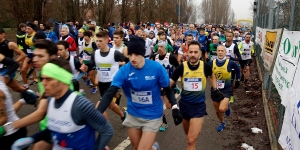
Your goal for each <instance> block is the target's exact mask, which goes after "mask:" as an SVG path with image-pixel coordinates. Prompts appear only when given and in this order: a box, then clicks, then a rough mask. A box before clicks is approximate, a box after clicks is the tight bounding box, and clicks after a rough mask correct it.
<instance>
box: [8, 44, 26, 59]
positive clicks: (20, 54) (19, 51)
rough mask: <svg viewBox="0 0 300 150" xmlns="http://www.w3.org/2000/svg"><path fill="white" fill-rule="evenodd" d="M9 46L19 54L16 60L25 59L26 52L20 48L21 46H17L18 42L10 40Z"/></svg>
mask: <svg viewBox="0 0 300 150" xmlns="http://www.w3.org/2000/svg"><path fill="white" fill-rule="evenodd" d="M8 48H9V49H11V50H13V51H14V52H16V53H17V54H18V55H19V57H18V58H17V59H16V60H15V61H16V62H20V61H22V60H24V59H25V57H26V54H25V53H24V52H23V51H22V50H21V49H19V47H18V46H17V44H16V43H14V42H9V43H8Z"/></svg>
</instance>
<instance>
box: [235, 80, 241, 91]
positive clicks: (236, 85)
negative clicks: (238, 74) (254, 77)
mask: <svg viewBox="0 0 300 150" xmlns="http://www.w3.org/2000/svg"><path fill="white" fill-rule="evenodd" d="M239 86H240V81H235V83H234V89H237V88H239Z"/></svg>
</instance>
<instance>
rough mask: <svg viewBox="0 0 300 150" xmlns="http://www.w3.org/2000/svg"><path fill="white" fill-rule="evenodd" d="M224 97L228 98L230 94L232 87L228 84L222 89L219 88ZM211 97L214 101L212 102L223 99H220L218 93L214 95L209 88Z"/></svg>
mask: <svg viewBox="0 0 300 150" xmlns="http://www.w3.org/2000/svg"><path fill="white" fill-rule="evenodd" d="M219 90H220V91H221V92H222V93H223V95H224V97H225V98H230V96H232V95H233V94H232V87H231V85H230V86H227V87H225V88H224V89H219ZM211 99H212V100H213V101H214V102H220V101H222V100H223V99H220V98H219V96H218V95H215V94H214V92H213V89H212V88H211Z"/></svg>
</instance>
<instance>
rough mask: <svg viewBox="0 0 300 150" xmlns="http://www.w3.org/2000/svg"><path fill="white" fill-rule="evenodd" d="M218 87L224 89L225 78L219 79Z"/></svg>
mask: <svg viewBox="0 0 300 150" xmlns="http://www.w3.org/2000/svg"><path fill="white" fill-rule="evenodd" d="M217 87H218V89H224V87H225V81H224V80H217Z"/></svg>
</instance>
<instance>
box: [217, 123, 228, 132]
mask: <svg viewBox="0 0 300 150" xmlns="http://www.w3.org/2000/svg"><path fill="white" fill-rule="evenodd" d="M225 126H226V122H225V121H224V122H221V123H220V125H219V126H218V128H217V131H219V132H221V131H223V129H224V127H225Z"/></svg>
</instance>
